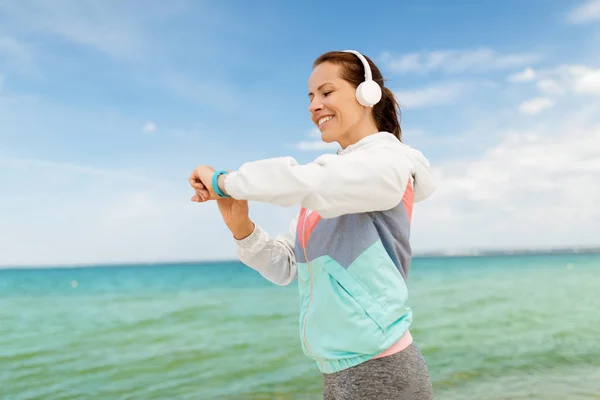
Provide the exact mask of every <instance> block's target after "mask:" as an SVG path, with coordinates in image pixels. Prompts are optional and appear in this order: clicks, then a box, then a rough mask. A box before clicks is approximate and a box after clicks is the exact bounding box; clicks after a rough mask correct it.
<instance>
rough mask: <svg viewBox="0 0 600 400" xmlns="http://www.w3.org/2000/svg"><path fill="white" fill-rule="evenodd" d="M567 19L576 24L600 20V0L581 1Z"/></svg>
mask: <svg viewBox="0 0 600 400" xmlns="http://www.w3.org/2000/svg"><path fill="white" fill-rule="evenodd" d="M567 21H568V22H570V23H574V24H583V23H587V22H592V21H600V0H588V1H586V2H583V3H581V4H580V5H578V6H577V7H575V8H574V9H573V10H572V11H571V12H570V13H569V14H568V15H567Z"/></svg>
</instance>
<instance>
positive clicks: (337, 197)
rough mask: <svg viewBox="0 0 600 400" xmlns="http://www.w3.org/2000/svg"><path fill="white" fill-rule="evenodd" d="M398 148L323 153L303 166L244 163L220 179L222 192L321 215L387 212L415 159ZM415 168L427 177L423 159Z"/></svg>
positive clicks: (289, 161)
mask: <svg viewBox="0 0 600 400" xmlns="http://www.w3.org/2000/svg"><path fill="white" fill-rule="evenodd" d="M399 146H400V143H399V145H398V146H374V147H370V148H368V149H362V150H360V151H355V152H350V153H348V154H344V155H333V154H326V155H323V156H321V157H319V158H317V159H316V160H315V161H313V162H311V163H308V164H304V165H300V164H299V163H298V162H297V161H296V160H295V159H293V158H292V157H281V158H271V159H265V160H259V161H254V162H250V163H246V164H244V165H242V166H241V167H240V169H239V170H238V171H235V172H232V173H230V174H229V175H228V176H227V177H226V178H225V183H224V186H225V191H226V192H227V193H229V195H230V196H232V197H234V198H236V199H245V200H253V201H261V202H266V203H271V204H275V205H279V206H284V207H287V206H292V205H300V206H302V207H305V208H307V209H311V210H314V211H317V212H318V213H319V214H320V215H321V217H323V218H334V217H337V216H339V215H343V214H351V213H359V212H372V211H383V210H388V209H390V208H393V207H395V206H396V205H398V203H400V202H401V201H402V197H403V195H404V191H405V189H406V186H407V184H408V182H409V180H410V178H411V176H413V177H415V175H414V174H415V172H416V170H417V166H416V165H415V164H416V163H418V162H420V160H415V159H414V154H412V153H411V152H409V151H405V150H404V148H402V150H400V151H399V149H400V147H399ZM423 160H425V161H426V159H424V157H423ZM421 169H422V170H423V171H424V172H425V174H424V175H427V173H428V163H425V164H424V165H422V166H421ZM415 178H416V180H415V182H418V180H419V177H415ZM415 191H416V193H415V199H419V200H422V199H424V196H422V195H421V194H420V192H418V188H415ZM427 196H428V195H427ZM427 196H425V197H427Z"/></svg>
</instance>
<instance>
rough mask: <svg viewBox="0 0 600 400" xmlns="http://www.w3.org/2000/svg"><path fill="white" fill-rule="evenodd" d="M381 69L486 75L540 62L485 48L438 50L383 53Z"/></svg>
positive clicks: (532, 56) (524, 55)
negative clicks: (490, 72)
mask: <svg viewBox="0 0 600 400" xmlns="http://www.w3.org/2000/svg"><path fill="white" fill-rule="evenodd" d="M381 59H382V61H383V63H384V65H385V66H386V67H387V68H388V69H390V70H391V71H392V72H396V73H423V74H426V73H430V72H436V71H441V72H445V73H462V72H472V73H473V72H486V71H493V70H502V69H507V68H515V67H520V66H523V65H527V64H532V63H534V62H536V61H538V60H539V59H540V56H539V55H537V54H531V53H508V54H501V53H498V52H497V51H495V50H492V49H489V48H477V49H470V50H439V51H423V52H419V53H410V54H405V55H402V56H394V55H392V54H391V53H389V52H388V53H384V54H383V55H382V56H381Z"/></svg>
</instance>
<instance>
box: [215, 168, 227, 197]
mask: <svg viewBox="0 0 600 400" xmlns="http://www.w3.org/2000/svg"><path fill="white" fill-rule="evenodd" d="M228 173H229V172H227V171H224V170H220V171H215V173H214V174H213V177H212V187H213V190H214V191H215V193H216V194H217V196H219V197H220V198H222V199H227V198H231V196H228V195H226V194H225V193H223V191H222V190H221V189H220V188H219V176H221V175H227V174H228Z"/></svg>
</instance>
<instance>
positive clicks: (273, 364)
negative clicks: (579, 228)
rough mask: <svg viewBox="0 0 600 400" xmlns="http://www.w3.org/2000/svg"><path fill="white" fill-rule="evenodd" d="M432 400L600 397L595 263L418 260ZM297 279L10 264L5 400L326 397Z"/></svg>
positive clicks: (1, 287) (415, 304)
mask: <svg viewBox="0 0 600 400" xmlns="http://www.w3.org/2000/svg"><path fill="white" fill-rule="evenodd" d="M408 286H409V290H410V304H411V306H412V308H413V310H414V313H415V317H414V324H413V327H412V333H413V336H414V337H415V340H416V343H417V344H418V346H419V347H420V349H421V351H422V352H423V354H424V356H425V359H426V361H427V364H428V367H429V370H430V374H431V377H432V380H433V385H434V390H435V398H436V399H442V400H443V399H448V400H449V399H460V400H466V399H486V400H500V399H502V400H508V399H544V400H554V399H556V400H559V399H560V400H565V399H567V400H578V399H586V400H588V399H600V344H599V343H600V342H599V340H600V311H599V310H600V297H599V296H598V293H599V291H600V255H585V254H580V255H552V256H518V257H517V256H506V257H465V258H459V257H456V258H416V259H415V260H414V262H413V264H412V267H411V271H410V275H409V282H408ZM297 307H298V296H297V289H296V286H295V284H292V285H290V286H288V287H278V286H275V285H272V284H271V283H269V282H268V281H266V280H264V279H263V278H262V277H260V276H259V275H258V274H257V273H255V272H254V271H252V270H250V269H249V268H247V267H245V266H243V265H242V264H240V263H235V262H233V263H218V264H198V265H190V264H187V265H158V266H111V267H93V268H69V269H66V268H65V269H60V268H58V269H30V270H0V399H2V400H12V399H14V400H16V399H19V400H20V399H44V400H54V399H56V400H59V399H320V398H321V390H322V378H321V375H320V374H319V372H318V370H317V368H316V366H315V365H314V364H313V362H312V361H310V360H309V359H308V358H306V357H305V356H304V355H303V354H302V351H301V349H300V342H299V338H298V330H297V327H298V314H297V313H298V310H297Z"/></svg>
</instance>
